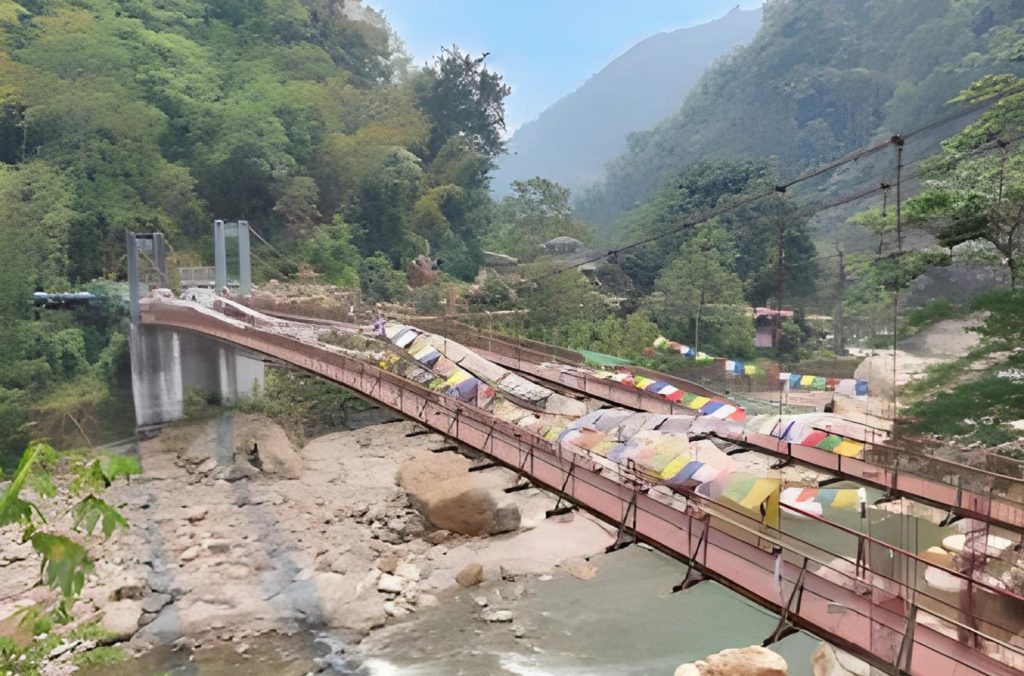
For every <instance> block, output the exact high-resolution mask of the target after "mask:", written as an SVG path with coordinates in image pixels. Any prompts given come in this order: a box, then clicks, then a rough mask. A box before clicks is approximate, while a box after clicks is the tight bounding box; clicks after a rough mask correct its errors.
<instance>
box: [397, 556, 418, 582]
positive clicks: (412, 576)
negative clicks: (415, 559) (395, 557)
mask: <svg viewBox="0 0 1024 676" xmlns="http://www.w3.org/2000/svg"><path fill="white" fill-rule="evenodd" d="M395 575H397V576H398V577H401V578H404V579H406V580H412V581H413V582H416V581H417V580H419V579H420V569H419V567H418V566H416V565H415V564H412V563H407V562H404V561H403V562H402V563H400V564H398V566H396V567H395Z"/></svg>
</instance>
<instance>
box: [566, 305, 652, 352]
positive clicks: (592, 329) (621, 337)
mask: <svg viewBox="0 0 1024 676" xmlns="http://www.w3.org/2000/svg"><path fill="white" fill-rule="evenodd" d="M658 334H659V330H658V326H657V325H655V324H654V322H652V321H651V320H650V319H649V318H648V317H647V315H646V313H644V312H634V313H633V314H631V315H628V316H627V317H626V318H624V319H619V318H618V317H605V318H604V319H601V320H592V321H586V320H575V321H572V322H569V323H568V324H567V325H565V326H564V327H560V330H559V332H558V333H556V336H557V338H558V340H559V342H560V343H561V344H562V345H565V346H566V347H570V348H574V349H585V350H592V351H594V352H601V353H603V354H609V355H613V356H616V357H626V358H637V357H640V356H641V355H642V354H643V352H644V350H645V349H647V348H649V347H650V346H651V344H652V343H654V339H655V338H657V337H658Z"/></svg>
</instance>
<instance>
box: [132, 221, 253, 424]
mask: <svg viewBox="0 0 1024 676" xmlns="http://www.w3.org/2000/svg"><path fill="white" fill-rule="evenodd" d="M218 223H219V224H220V226H219V227H220V232H221V237H220V238H219V239H218V237H217V236H216V235H217V230H218V225H217V224H218ZM227 225H228V226H231V227H230V228H227V227H226V226H225V224H224V223H223V221H217V222H216V223H215V224H214V234H215V237H214V242H215V246H217V247H219V249H218V250H219V255H215V258H217V262H218V266H216V267H218V269H219V272H220V274H221V275H222V276H219V277H218V278H217V282H218V283H217V286H218V288H219V289H223V288H225V287H226V286H227V266H226V260H225V259H226V256H224V253H223V252H224V249H225V247H224V243H225V242H224V237H223V235H224V230H226V229H230V231H231V232H230V234H229V235H228V236H232V237H233V236H237V237H238V243H239V259H240V263H241V264H240V266H239V268H240V269H239V290H240V291H242V292H243V293H245V294H247V293H249V291H250V290H251V287H252V277H251V273H250V268H249V224H248V223H246V222H245V221H240V222H239V223H237V224H227ZM217 242H219V244H217ZM125 243H126V245H127V249H128V306H129V316H130V318H131V332H130V336H129V347H130V350H131V363H132V398H133V400H134V403H135V423H136V426H137V427H138V428H140V429H143V428H146V427H152V426H156V425H161V424H164V423H169V422H173V421H175V420H180V419H181V418H182V417H183V416H184V412H185V411H184V408H185V396H186V395H187V394H189V393H190V392H192V391H199V392H202V393H203V394H204V395H205V397H206V398H207V399H208V400H216V401H220V402H224V403H230V402H233V401H237V400H238V398H239V397H242V396H245V395H247V394H250V393H254V392H258V391H260V390H262V389H263V376H264V367H263V360H262V359H261V358H260V357H259V356H257V355H252V354H249V353H247V352H245V351H244V350H241V349H239V348H237V347H235V346H233V345H227V344H225V343H221V342H219V341H216V340H213V339H211V338H208V337H205V336H202V335H200V334H198V333H192V332H190V331H180V330H176V329H169V328H161V327H155V326H147V325H145V324H144V323H143V322H142V316H141V305H140V300H141V298H142V297H143V296H144V295H145V294H146V293H148V291H149V289H150V288H153V287H156V288H168V287H169V286H170V280H169V278H168V276H167V251H166V245H165V243H164V237H163V234H162V233H158V232H156V233H135V232H128V233H126V235H125ZM140 254H141V261H140ZM140 262H141V263H144V264H143V265H140ZM222 282H223V283H222Z"/></svg>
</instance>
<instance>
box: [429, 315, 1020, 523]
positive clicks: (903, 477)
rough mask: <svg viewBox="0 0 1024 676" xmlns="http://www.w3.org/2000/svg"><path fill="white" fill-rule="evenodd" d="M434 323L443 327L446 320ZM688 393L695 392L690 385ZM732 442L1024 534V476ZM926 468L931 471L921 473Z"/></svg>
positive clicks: (643, 406)
mask: <svg viewBox="0 0 1024 676" xmlns="http://www.w3.org/2000/svg"><path fill="white" fill-rule="evenodd" d="M439 324H440V323H439ZM432 328H433V329H434V330H437V329H439V328H440V326H434V327H432ZM450 330H451V331H452V337H453V338H457V339H458V340H460V341H462V342H463V343H465V344H466V345H468V346H471V347H473V348H476V349H478V350H482V351H483V354H484V356H486V357H487V358H488V359H490V360H492V361H494V362H495V363H497V364H500V365H501V366H504V367H505V368H508V369H512V370H515V371H519V372H521V373H524V374H527V375H530V376H533V377H534V378H537V379H539V380H541V381H544V382H548V383H552V384H557V385H559V386H562V387H565V388H569V389H571V390H574V391H576V392H579V393H581V394H585V395H587V396H590V397H593V398H595V399H600V400H602V401H606V402H609V403H613V404H615V405H617V406H623V407H625V408H631V409H634V410H638V411H648V412H651V413H664V414H667V415H693V411H691V410H690V409H688V408H686V407H684V406H680V405H678V404H673V403H672V402H670V401H667V400H665V399H663V398H661V397H658V396H656V395H654V394H651V393H648V392H645V391H642V390H638V389H635V388H627V387H622V386H621V385H618V384H617V383H614V382H611V381H608V380H604V379H601V378H596V377H594V376H593V375H590V374H588V373H586V372H584V371H582V370H579V369H573V368H572V365H564V363H563V365H560V364H559V363H558V362H559V361H560V357H559V355H557V354H554V353H544V352H542V351H541V350H540V349H539V345H540V344H538V343H535V342H534V343H531V346H530V347H522V346H519V345H517V344H516V343H514V342H512V341H507V340H502V339H501V338H498V337H495V336H491V335H487V334H484V333H483V332H476V331H474V330H473V329H472V328H471V327H467V326H465V325H461V324H460V325H458V326H457V327H456V328H452V329H450ZM649 373H652V374H654V375H653V376H652V377H657V378H660V379H662V380H666V378H665V377H664V376H661V375H658V374H656V373H654V372H649ZM677 380H678V379H677ZM681 382H682V383H685V382H686V381H681ZM683 387H685V385H683ZM690 391H694V390H693V386H692V385H691V387H690ZM730 441H733V442H737V443H740V444H747V445H749V446H750V447H751V448H752V449H754V450H757V451H758V452H763V453H768V454H771V455H774V456H777V457H779V458H781V459H784V460H789V461H793V462H798V463H801V464H804V465H807V466H808V467H813V468H815V469H820V470H823V471H825V472H828V473H831V474H834V475H836V476H839V477H841V478H844V479H849V480H851V481H856V482H858V483H862V484H866V485H869V486H874V487H877V488H881V489H883V490H885V491H887V492H889V493H890V494H892V495H897V496H904V497H908V498H912V499H915V500H919V501H921V502H925V503H928V504H931V505H934V506H937V507H940V508H945V509H950V510H953V511H954V512H955V513H956V514H958V515H960V516H963V517H967V518H972V519H979V520H982V521H986V522H988V523H991V524H993V525H997V526H1002V527H1004V528H1008V529H1011V530H1014V531H1017V532H1021V533H1024V502H1022V501H1021V500H1020V499H1018V498H1016V497H1013V495H1014V494H1016V495H1024V480H1021V479H1017V478H1014V477H1009V476H1006V475H1001V474H996V473H994V472H987V471H985V470H981V469H977V468H974V467H969V466H966V465H962V464H959V463H956V462H952V461H949V460H944V459H941V458H936V457H933V456H928V455H922V454H919V453H914V452H911V451H908V450H906V449H899V448H892V447H887V446H886V445H884V444H882V443H878V442H875V443H869V448H868V450H866V451H865V459H860V458H851V457H844V456H841V455H837V454H835V453H831V452H829V451H825V450H822V449H819V448H814V447H810V446H803V445H801V444H794V443H789V442H786V441H783V440H781V439H778V438H776V437H773V436H769V435H766V434H757V433H752V432H745V433H743V434H742V435H741V436H738V437H733V438H730ZM869 441H870V440H869ZM872 461H874V462H872ZM925 473H927V474H929V475H930V476H923V474H925Z"/></svg>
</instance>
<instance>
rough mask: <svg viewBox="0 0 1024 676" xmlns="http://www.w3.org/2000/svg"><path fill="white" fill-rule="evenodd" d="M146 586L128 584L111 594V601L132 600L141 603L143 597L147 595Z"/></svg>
mask: <svg viewBox="0 0 1024 676" xmlns="http://www.w3.org/2000/svg"><path fill="white" fill-rule="evenodd" d="M147 591H148V590H147V589H146V585H141V584H126V585H121V586H120V587H118V588H117V589H115V590H114V591H112V592H111V593H110V600H111V601H124V600H125V599H131V600H132V601H140V600H142V597H144V596H145V595H146V592H147Z"/></svg>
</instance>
